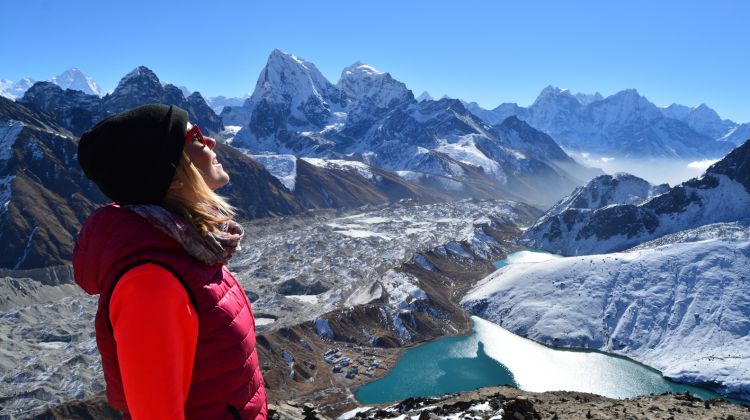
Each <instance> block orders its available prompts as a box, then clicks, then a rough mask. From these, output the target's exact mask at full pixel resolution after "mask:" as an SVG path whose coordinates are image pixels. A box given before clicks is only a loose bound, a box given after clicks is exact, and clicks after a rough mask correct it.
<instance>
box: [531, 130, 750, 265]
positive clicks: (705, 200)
mask: <svg viewBox="0 0 750 420" xmlns="http://www.w3.org/2000/svg"><path fill="white" fill-rule="evenodd" d="M593 184H594V182H593V181H592V184H590V185H593ZM587 187H589V186H587ZM591 189H592V190H593V188H591ZM577 192H578V191H577ZM575 200H576V198H575V197H572V196H571V197H568V198H566V199H565V200H563V202H561V203H560V204H559V205H558V206H560V207H561V208H560V209H558V210H559V211H558V212H557V214H554V213H549V214H545V215H544V216H543V217H542V218H540V219H539V221H538V222H537V223H536V224H535V225H534V226H532V227H531V228H529V229H528V230H527V231H526V232H525V233H524V235H523V237H522V242H523V243H525V244H526V245H528V246H531V247H534V248H538V249H543V250H546V251H549V252H554V253H559V254H562V255H586V254H595V253H604V252H613V251H620V250H623V249H626V248H629V247H631V246H634V245H637V244H640V243H643V242H646V241H649V240H652V239H655V238H658V237H660V236H663V235H666V234H670V233H674V232H678V231H681V230H684V229H691V228H695V227H699V226H702V225H706V224H710V223H717V222H731V221H736V220H740V219H743V218H745V217H747V216H748V214H750V140H748V141H747V142H745V144H743V145H742V146H739V147H737V148H736V149H734V150H733V151H732V152H731V153H729V154H728V155H727V156H726V157H724V158H723V159H722V160H720V161H719V162H717V163H715V164H713V165H711V167H709V168H708V170H707V171H706V172H705V173H704V174H703V175H702V176H701V177H699V178H693V179H691V180H689V181H686V182H684V183H682V184H680V185H677V186H675V187H673V188H671V189H669V190H668V191H667V192H664V193H663V194H660V195H657V196H655V197H652V198H651V199H649V200H647V201H645V202H643V203H640V204H613V205H609V206H605V207H602V208H598V209H597V208H594V209H591V208H565V206H564V205H563V204H564V203H566V202H568V201H573V202H574V201H575Z"/></svg>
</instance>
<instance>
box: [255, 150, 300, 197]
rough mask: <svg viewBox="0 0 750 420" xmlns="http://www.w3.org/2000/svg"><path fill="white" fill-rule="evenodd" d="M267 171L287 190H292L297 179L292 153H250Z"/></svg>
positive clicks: (295, 161) (294, 159)
mask: <svg viewBox="0 0 750 420" xmlns="http://www.w3.org/2000/svg"><path fill="white" fill-rule="evenodd" d="M248 156H250V157H251V158H253V159H255V160H256V161H257V162H258V163H260V164H261V165H263V167H264V168H266V170H267V171H268V172H270V173H271V175H273V176H274V177H276V178H277V179H278V180H279V181H281V183H282V184H284V186H285V187H286V188H287V189H288V190H289V191H294V185H295V183H296V181H297V158H296V157H295V156H294V155H252V154H248Z"/></svg>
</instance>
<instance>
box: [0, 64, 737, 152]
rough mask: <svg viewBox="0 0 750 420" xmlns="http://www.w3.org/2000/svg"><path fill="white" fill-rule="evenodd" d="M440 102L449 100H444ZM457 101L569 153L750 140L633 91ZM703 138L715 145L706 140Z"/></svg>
mask: <svg viewBox="0 0 750 420" xmlns="http://www.w3.org/2000/svg"><path fill="white" fill-rule="evenodd" d="M282 54H283V53H282ZM286 55H288V54H286ZM358 64H361V65H362V66H367V65H366V64H363V63H358ZM353 67H356V66H353ZM367 67H370V66H367ZM373 70H374V69H373ZM375 71H376V72H377V70H375ZM320 77H322V75H320ZM49 81H50V82H51V83H53V84H56V85H58V86H60V87H61V88H62V89H63V90H65V89H72V90H78V91H81V92H84V93H86V94H89V95H97V96H104V92H103V91H102V90H101V89H100V88H99V87H98V85H97V84H96V82H94V81H93V79H91V77H89V76H87V75H85V74H84V73H83V72H81V70H79V69H77V68H71V69H69V70H67V71H65V72H64V73H62V74H60V75H58V76H55V77H53V78H51V79H50V80H49ZM34 83H35V81H34V80H32V79H30V78H23V79H21V80H19V81H18V82H15V83H14V82H12V81H10V80H4V79H3V80H0V96H5V97H7V98H10V99H16V98H21V97H22V96H23V94H24V93H25V92H26V90H28V89H29V88H30V87H31V86H32V85H33V84H34ZM277 84H278V81H277ZM179 89H180V90H182V92H183V94H184V96H185V97H189V96H190V95H191V92H190V90H189V89H187V88H186V87H184V86H180V87H179ZM256 90H257V86H256ZM350 93H351V92H350ZM251 96H252V95H249V94H248V95H244V96H238V97H225V96H216V97H208V98H204V99H205V102H206V103H207V104H208V106H209V107H211V109H213V111H214V113H216V114H221V113H222V112H223V110H224V107H230V108H236V109H237V108H242V107H243V104H245V102H246V101H247V100H248V99H249V98H250V97H251ZM442 99H450V98H448V97H447V96H443V98H442ZM425 100H429V101H432V100H434V99H433V97H432V96H431V95H430V94H429V93H428V92H423V93H422V94H420V95H419V97H417V98H416V101H417V102H422V101H425ZM462 102H463V104H464V105H465V107H466V108H467V109H468V110H469V111H470V112H471V113H473V114H474V115H476V116H478V117H479V118H481V119H482V120H483V121H485V122H486V123H489V124H490V125H496V124H500V123H502V121H503V120H505V118H507V117H508V116H511V115H514V116H516V117H517V118H519V119H521V120H523V121H526V122H527V123H529V124H530V125H531V126H532V127H534V128H537V129H539V130H542V131H544V132H545V133H547V134H549V135H550V136H552V137H553V138H554V139H555V141H557V142H558V144H560V145H561V146H563V147H564V148H565V149H566V150H569V151H571V152H575V153H588V154H594V155H598V156H603V157H618V158H644V157H645V158H662V157H666V158H680V159H691V160H693V159H699V160H702V159H708V158H719V157H721V156H723V155H724V154H726V153H727V152H728V151H729V150H731V148H732V147H733V146H734V145H739V144H741V143H743V142H744V141H745V140H747V139H748V138H750V123H745V124H740V123H737V122H734V121H731V120H728V119H722V118H721V117H720V116H719V115H718V114H717V113H716V111H714V110H713V109H711V108H710V107H709V106H707V105H706V104H700V105H698V106H695V107H688V106H685V105H680V104H672V105H670V106H668V107H664V108H660V107H657V106H656V105H654V104H653V103H651V102H649V101H648V100H647V99H646V98H645V97H643V96H641V95H639V94H638V92H637V91H636V90H634V89H629V90H624V91H622V92H618V93H616V94H614V95H611V96H609V97H606V98H605V97H604V96H602V95H601V94H600V93H599V92H596V93H594V94H586V93H575V94H574V93H571V92H570V91H568V90H566V89H560V88H556V87H553V86H548V87H546V88H545V89H543V90H542V92H541V93H540V94H539V96H538V97H537V99H536V101H534V103H533V104H532V105H531V106H529V107H528V108H524V107H521V106H518V105H517V104H514V103H503V104H501V105H499V106H497V107H496V108H494V109H492V110H487V109H484V108H482V107H480V106H479V105H477V104H476V103H474V102H464V101H462ZM226 115H232V112H231V111H228V114H225V116H226ZM242 119H243V118H240V119H239V120H242ZM226 123H227V124H228V125H234V124H236V123H237V121H236V120H235V119H234V118H232V117H228V118H227V121H226ZM708 138H710V139H712V140H716V141H708Z"/></svg>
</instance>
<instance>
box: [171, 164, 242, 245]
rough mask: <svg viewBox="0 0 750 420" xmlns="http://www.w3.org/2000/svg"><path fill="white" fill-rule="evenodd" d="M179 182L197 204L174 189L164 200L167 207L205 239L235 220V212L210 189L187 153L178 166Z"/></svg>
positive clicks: (177, 177) (222, 198) (176, 173)
mask: <svg viewBox="0 0 750 420" xmlns="http://www.w3.org/2000/svg"><path fill="white" fill-rule="evenodd" d="M175 179H176V180H178V181H180V182H182V183H183V184H184V185H185V186H186V187H187V188H188V189H190V190H191V192H192V195H193V196H194V197H197V200H190V199H188V198H186V197H184V196H183V195H181V194H179V193H177V192H176V191H174V190H172V189H171V188H170V189H169V190H168V191H167V194H166V196H165V197H164V201H163V206H164V207H166V208H167V209H169V210H172V211H174V212H176V213H177V214H179V215H180V216H182V217H183V218H184V219H185V220H186V221H187V222H188V223H190V224H191V225H193V226H194V227H195V228H196V229H197V230H198V232H200V234H201V236H205V235H207V234H208V233H211V232H218V231H219V230H220V229H219V224H220V223H223V222H227V221H229V220H231V219H232V217H233V216H234V215H235V213H236V210H235V208H234V207H232V206H231V205H230V204H229V203H227V200H226V199H225V198H224V197H222V196H220V195H218V194H216V193H215V192H214V191H213V190H211V188H209V186H208V184H206V181H204V180H203V176H202V175H201V173H200V171H199V170H198V168H196V167H195V166H194V165H193V163H192V162H191V161H190V158H189V157H188V156H187V154H185V152H182V156H181V157H180V162H179V164H178V165H177V170H176V171H175Z"/></svg>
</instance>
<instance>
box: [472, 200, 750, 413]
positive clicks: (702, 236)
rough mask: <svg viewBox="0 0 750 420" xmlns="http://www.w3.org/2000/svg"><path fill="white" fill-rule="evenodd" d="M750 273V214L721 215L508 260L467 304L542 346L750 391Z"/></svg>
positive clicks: (735, 393)
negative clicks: (655, 234) (672, 229)
mask: <svg viewBox="0 0 750 420" xmlns="http://www.w3.org/2000/svg"><path fill="white" fill-rule="evenodd" d="M744 215H745V216H747V215H748V212H747V209H746V211H745V213H744ZM748 272H750V227H749V225H748V223H747V222H743V223H737V222H733V223H720V224H713V225H707V226H703V227H700V228H696V229H693V230H687V231H682V232H679V233H676V234H672V235H668V236H665V237H663V238H660V239H659V240H657V241H654V242H651V243H646V244H643V245H641V246H639V247H638V248H635V249H632V250H629V251H625V252H620V253H613V254H604V255H589V256H585V257H570V258H559V259H554V260H549V261H545V262H540V263H532V264H517V265H509V266H507V267H504V268H502V269H500V270H498V271H497V272H495V273H493V274H492V275H490V276H488V277H487V278H485V279H484V280H482V281H480V282H479V284H478V285H477V286H476V287H475V288H474V289H473V290H472V291H470V292H469V293H468V294H467V296H466V297H465V298H464V300H463V305H464V307H466V308H467V309H468V310H469V311H470V312H472V313H473V314H475V315H478V316H480V317H482V318H484V319H488V320H491V321H493V322H496V323H498V324H500V325H502V326H503V327H504V328H507V329H509V330H511V331H513V332H515V333H517V334H522V335H524V336H527V337H528V338H531V339H533V340H535V341H539V342H541V343H545V344H547V345H552V346H564V347H568V346H569V347H579V348H580V347H584V348H594V349H600V350H603V351H607V352H613V353H617V354H621V355H624V356H628V357H630V358H632V359H634V360H637V361H639V362H641V363H645V364H647V365H649V366H652V367H654V368H656V369H658V370H660V371H661V372H662V373H663V374H664V375H665V376H667V377H669V378H673V379H675V380H678V381H681V382H689V383H696V384H701V385H704V386H706V385H708V386H711V387H714V388H716V390H717V391H718V392H720V393H722V394H724V395H727V396H731V397H736V398H744V399H747V398H749V397H750V385H748V384H750V352H749V351H750V335H748V331H749V330H750V298H749V297H748V294H747V288H748V286H750V284H748V277H747V273H748Z"/></svg>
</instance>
